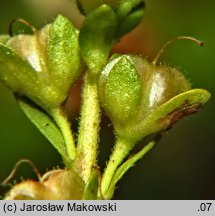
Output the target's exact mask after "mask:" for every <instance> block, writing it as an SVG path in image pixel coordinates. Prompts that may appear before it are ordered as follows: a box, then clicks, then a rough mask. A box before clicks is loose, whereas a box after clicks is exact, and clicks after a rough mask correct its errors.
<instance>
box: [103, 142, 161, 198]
mask: <svg viewBox="0 0 215 216" xmlns="http://www.w3.org/2000/svg"><path fill="white" fill-rule="evenodd" d="M156 143H157V141H156V140H153V141H151V142H149V143H148V144H147V145H145V146H144V147H143V149H142V150H140V151H139V152H138V153H136V154H135V155H133V156H130V157H129V159H128V160H126V161H125V162H124V163H123V164H122V165H121V166H119V167H118V168H117V170H116V172H115V174H114V176H113V178H112V180H111V183H110V186H109V188H108V190H107V191H106V193H105V194H103V196H104V198H105V199H111V198H112V196H113V193H114V191H115V188H116V184H117V183H118V181H119V180H120V179H121V178H122V177H123V175H124V174H125V173H126V172H127V171H128V170H129V169H130V168H131V167H133V166H134V165H135V163H136V162H137V161H138V160H140V159H142V158H143V157H144V156H145V155H146V154H147V153H148V152H149V151H150V150H151V149H152V148H153V147H154V146H155V144H156Z"/></svg>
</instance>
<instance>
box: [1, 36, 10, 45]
mask: <svg viewBox="0 0 215 216" xmlns="http://www.w3.org/2000/svg"><path fill="white" fill-rule="evenodd" d="M9 39H10V35H7V34H3V35H0V43H6V42H7V41H8V40H9Z"/></svg>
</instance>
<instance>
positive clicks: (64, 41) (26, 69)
mask: <svg viewBox="0 0 215 216" xmlns="http://www.w3.org/2000/svg"><path fill="white" fill-rule="evenodd" d="M32 29H33V31H34V34H33V35H17V36H14V37H12V38H10V39H9V40H7V42H6V43H5V44H0V65H1V67H0V80H1V81H2V82H3V83H4V84H5V85H6V86H8V87H9V88H11V89H12V91H14V92H17V93H18V94H21V95H25V96H27V97H29V98H30V99H31V100H33V101H34V102H35V103H37V104H39V105H40V106H42V107H43V108H45V109H50V108H53V107H56V106H59V105H60V104H61V103H62V102H64V101H65V99H66V98H67V96H68V92H69V89H70V87H71V85H72V84H73V83H74V81H75V80H76V79H77V77H78V75H79V46H78V35H77V32H76V30H75V28H74V27H73V26H72V24H71V22H70V21H69V20H68V19H67V18H65V17H63V16H61V15H59V16H58V17H57V18H56V20H55V21H54V23H53V24H48V25H46V26H45V27H44V28H42V29H41V30H40V31H37V30H36V29H34V28H33V27H32Z"/></svg>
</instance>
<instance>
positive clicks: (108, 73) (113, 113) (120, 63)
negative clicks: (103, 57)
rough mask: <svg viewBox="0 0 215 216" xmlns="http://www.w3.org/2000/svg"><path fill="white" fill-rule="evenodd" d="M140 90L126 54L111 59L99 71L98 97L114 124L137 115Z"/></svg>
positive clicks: (121, 123)
mask: <svg viewBox="0 0 215 216" xmlns="http://www.w3.org/2000/svg"><path fill="white" fill-rule="evenodd" d="M141 91H142V90H141V80H140V77H139V75H138V72H137V71H136V69H135V67H134V65H133V64H132V63H131V61H130V60H129V59H128V58H127V57H126V56H119V57H116V58H114V59H112V61H110V62H109V63H108V65H107V66H106V67H105V68H104V70H103V71H102V73H101V76H100V80H99V92H100V99H101V102H102V105H103V107H104V108H105V110H106V112H107V113H108V115H109V117H110V118H111V120H112V121H113V123H114V124H120V125H124V124H126V123H128V121H129V120H132V117H133V116H135V115H137V112H138V109H137V108H138V106H139V105H140V102H141V95H142V92H141Z"/></svg>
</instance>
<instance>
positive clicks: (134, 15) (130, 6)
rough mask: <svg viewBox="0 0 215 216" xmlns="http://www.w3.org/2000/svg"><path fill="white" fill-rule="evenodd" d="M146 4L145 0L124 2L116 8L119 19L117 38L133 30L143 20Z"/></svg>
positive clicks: (124, 0) (127, 0) (125, 0)
mask: <svg viewBox="0 0 215 216" xmlns="http://www.w3.org/2000/svg"><path fill="white" fill-rule="evenodd" d="M144 8H145V4H144V2H143V0H123V1H121V2H120V4H119V5H118V7H117V8H116V14H117V17H118V19H119V26H118V29H117V37H118V38H120V37H122V36H123V35H125V34H127V33H128V32H130V31H131V30H133V29H134V28H135V27H136V26H137V25H138V24H139V23H140V22H141V21H142V19H143V15H144Z"/></svg>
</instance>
